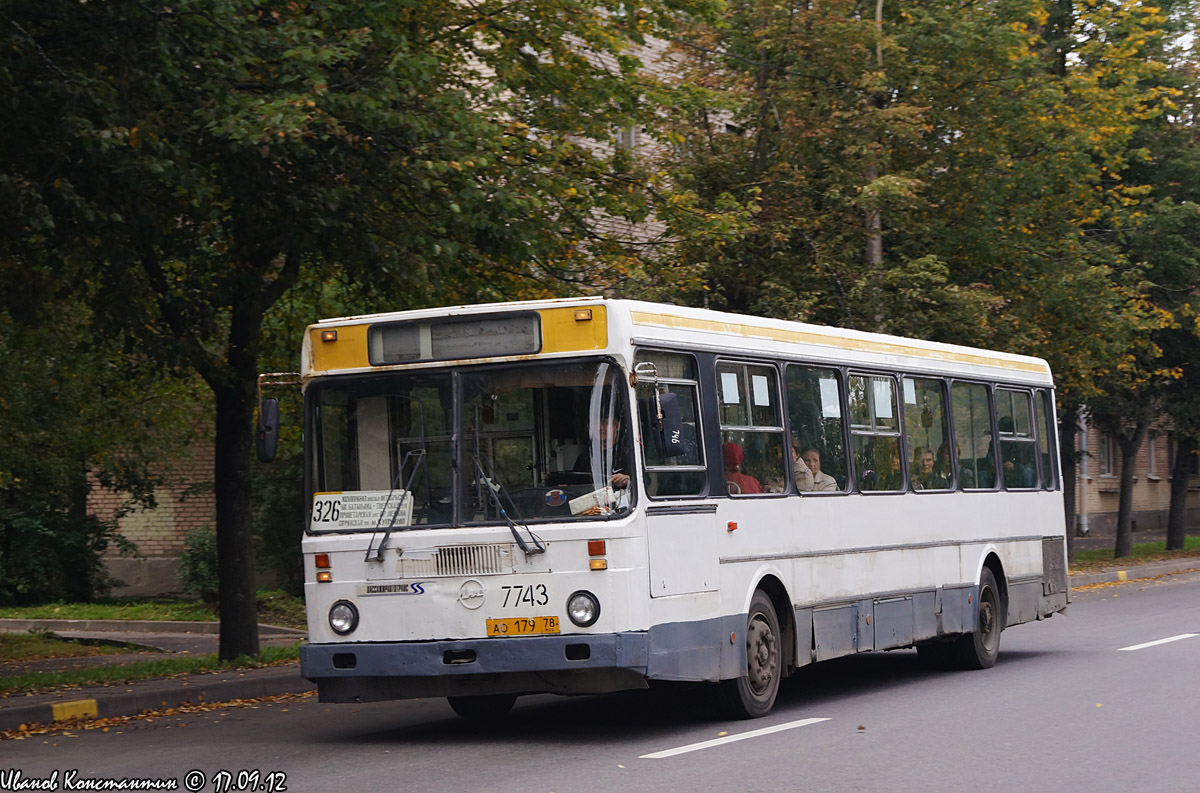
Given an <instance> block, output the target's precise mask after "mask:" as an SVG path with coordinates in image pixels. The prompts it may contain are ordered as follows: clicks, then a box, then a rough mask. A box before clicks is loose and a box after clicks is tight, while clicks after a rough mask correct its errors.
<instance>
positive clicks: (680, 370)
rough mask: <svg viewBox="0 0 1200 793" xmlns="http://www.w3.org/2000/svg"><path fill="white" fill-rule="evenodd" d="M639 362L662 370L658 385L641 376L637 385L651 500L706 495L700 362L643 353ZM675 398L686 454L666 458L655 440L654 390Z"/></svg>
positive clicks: (637, 357) (643, 449) (666, 354)
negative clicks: (699, 395)
mask: <svg viewBox="0 0 1200 793" xmlns="http://www.w3.org/2000/svg"><path fill="white" fill-rule="evenodd" d="M634 360H635V363H642V362H647V361H648V362H651V363H653V364H654V366H655V369H656V370H657V371H658V378H657V384H656V383H655V382H654V378H652V377H640V378H639V379H638V385H637V403H638V423H639V430H640V432H639V433H638V437H639V438H640V439H641V448H642V459H643V461H644V463H645V473H646V475H645V480H644V485H645V488H646V493H647V495H649V496H650V497H651V498H654V497H662V496H690V495H699V494H702V493H703V492H704V489H705V485H706V483H707V481H708V474H707V469H706V467H705V465H704V452H703V449H704V445H703V444H702V443H701V441H700V423H699V415H700V406H699V397H698V392H699V388H698V381H697V380H696V361H695V359H694V358H693V357H692V356H690V355H682V354H680V353H668V352H659V351H658V350H639V351H638V353H637V356H636V357H635V359H634ZM656 386H657V388H658V390H659V392H660V393H670V394H674V395H675V399H676V401H677V404H678V405H679V418H680V422H681V424H682V428H683V446H684V449H685V451H684V453H683V454H681V455H678V456H675V457H664V456H662V455H661V454H660V453H659V449H658V446H657V445H656V443H655V441H654V435H655V433H656V432H657V430H656V429H655V427H654V422H655V421H656V418H657V417H656V415H655V412H654V390H655V387H656Z"/></svg>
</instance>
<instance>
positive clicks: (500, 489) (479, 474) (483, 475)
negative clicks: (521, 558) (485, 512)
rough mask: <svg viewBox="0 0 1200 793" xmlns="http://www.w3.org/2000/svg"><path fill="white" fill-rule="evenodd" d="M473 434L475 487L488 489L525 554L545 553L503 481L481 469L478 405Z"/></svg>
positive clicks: (544, 548) (494, 474)
mask: <svg viewBox="0 0 1200 793" xmlns="http://www.w3.org/2000/svg"><path fill="white" fill-rule="evenodd" d="M474 435H475V454H474V455H473V459H474V460H475V480H476V482H475V484H476V488H478V487H479V486H480V485H481V484H482V487H483V489H484V490H487V491H488V495H489V496H490V497H491V499H492V503H493V504H495V505H496V510H497V511H499V513H500V517H502V518H504V522H505V523H507V524H508V530H509V531H511V532H512V536H513V539H514V540H516V541H517V547H518V548H520V549H521V550H522V551H524V552H525V555H526V556H533V555H535V554H539V553H545V552H546V546H545V545H544V544H543V543H542V541H541V540H539V539H538V536H537V535H536V534H534V533H533V529H531V528H529V524H527V523H526V522H525V519H524V518H523V517H521V511H520V510H519V509H517V505H516V503H515V502H514V501H513V499H512V496H510V495H509V494H508V490H507V488H505V487H504V483H503V482H501V481H500V479H499V478H498V477H497V476H496V472H495V471H492V472H491V476H489V475H488V474H487V472H485V471H484V470H483V463H482V462H481V461H480V454H479V408H478V407H476V408H475V433H474ZM493 482H494V483H495V486H493V484H492V483H493ZM476 493H478V490H476ZM501 493H503V494H504V497H505V498H507V499H508V503H509V505H510V506H512V509H513V512H516V513H517V518H518V519H519V520H520V521H521V524H520V528H518V526H517V523H516V521H514V520H513V519H512V516H510V515H509V514H508V510H506V509H505V508H504V504H503V503H501V501H500V494H501ZM522 528H523V529H525V531H526V532H527V533H528V534H529V539H530V540H532V542H533V546H532V547H530V545H529V543H527V542H526V541H525V538H523V537H522V536H521V531H520V529H522Z"/></svg>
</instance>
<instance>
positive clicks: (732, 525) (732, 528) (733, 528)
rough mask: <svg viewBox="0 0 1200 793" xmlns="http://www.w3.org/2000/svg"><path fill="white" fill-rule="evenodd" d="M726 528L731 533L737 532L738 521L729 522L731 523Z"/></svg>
mask: <svg viewBox="0 0 1200 793" xmlns="http://www.w3.org/2000/svg"><path fill="white" fill-rule="evenodd" d="M726 528H728V529H729V530H730V531H737V521H735V520H731V521H729V523H728V524H726Z"/></svg>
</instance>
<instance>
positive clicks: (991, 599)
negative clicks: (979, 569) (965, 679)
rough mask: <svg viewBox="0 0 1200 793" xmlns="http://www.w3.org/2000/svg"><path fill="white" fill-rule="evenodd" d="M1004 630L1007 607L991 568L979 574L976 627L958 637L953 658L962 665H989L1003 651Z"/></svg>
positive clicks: (961, 666)
mask: <svg viewBox="0 0 1200 793" xmlns="http://www.w3.org/2000/svg"><path fill="white" fill-rule="evenodd" d="M1003 630H1004V611H1003V608H1002V606H1001V601H1000V588H999V587H998V586H996V576H995V575H993V573H992V571H991V569H990V568H987V567H985V568H983V574H982V575H981V576H980V577H979V597H978V599H977V601H976V603H975V630H974V631H972V632H971V633H964V634H963V635H962V636H959V637H958V641H957V642H955V644H954V649H953V660H954V662H955V664H954V665H955V666H957V667H958V668H959V669H989V668H991V667H992V665H993V664H995V663H996V657H997V656H999V655H1000V632H1001V631H1003Z"/></svg>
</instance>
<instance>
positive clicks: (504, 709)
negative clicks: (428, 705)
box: [446, 694, 517, 722]
mask: <svg viewBox="0 0 1200 793" xmlns="http://www.w3.org/2000/svg"><path fill="white" fill-rule="evenodd" d="M446 701H447V702H449V703H450V707H451V708H452V709H453V710H454V712H455V713H457V714H458V715H459V716H462V717H463V718H464V719H466V720H467V721H474V722H488V721H497V720H499V719H502V718H504V717H505V716H507V715H508V712H509V711H510V710H512V707H513V704H514V703H515V702H516V701H517V695H516V694H487V695H484V696H478V697H446Z"/></svg>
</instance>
